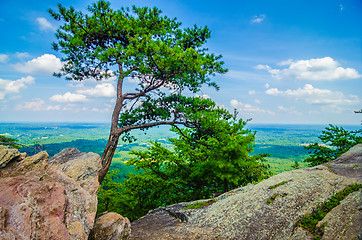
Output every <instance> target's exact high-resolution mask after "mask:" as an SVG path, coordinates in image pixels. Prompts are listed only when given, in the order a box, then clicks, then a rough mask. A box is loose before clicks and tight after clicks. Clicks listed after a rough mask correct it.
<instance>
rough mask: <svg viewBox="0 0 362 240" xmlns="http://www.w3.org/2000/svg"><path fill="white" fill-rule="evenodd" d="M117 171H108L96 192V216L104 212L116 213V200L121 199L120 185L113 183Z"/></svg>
mask: <svg viewBox="0 0 362 240" xmlns="http://www.w3.org/2000/svg"><path fill="white" fill-rule="evenodd" d="M117 173H118V171H114V170H112V171H109V172H108V174H107V175H106V177H105V179H104V181H103V182H102V185H101V187H100V188H99V192H98V208H97V214H100V213H102V212H105V211H109V212H117V211H118V209H117V205H118V204H117V199H119V198H120V197H121V192H120V190H121V189H122V184H121V183H117V182H116V181H114V178H115V176H116V175H117Z"/></svg>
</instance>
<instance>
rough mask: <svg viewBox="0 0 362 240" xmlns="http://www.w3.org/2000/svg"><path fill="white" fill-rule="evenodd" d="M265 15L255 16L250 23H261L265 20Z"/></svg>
mask: <svg viewBox="0 0 362 240" xmlns="http://www.w3.org/2000/svg"><path fill="white" fill-rule="evenodd" d="M265 18H266V15H265V14H260V15H255V16H254V17H253V18H252V19H251V23H261V22H263V21H264V20H265Z"/></svg>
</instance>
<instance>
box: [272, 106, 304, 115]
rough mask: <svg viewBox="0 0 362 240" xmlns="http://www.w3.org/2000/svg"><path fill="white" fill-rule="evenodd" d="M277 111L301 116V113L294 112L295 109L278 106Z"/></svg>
mask: <svg viewBox="0 0 362 240" xmlns="http://www.w3.org/2000/svg"><path fill="white" fill-rule="evenodd" d="M278 109H279V110H280V111H282V112H288V113H291V114H295V115H302V113H301V112H299V111H297V110H295V107H290V108H287V107H284V106H278Z"/></svg>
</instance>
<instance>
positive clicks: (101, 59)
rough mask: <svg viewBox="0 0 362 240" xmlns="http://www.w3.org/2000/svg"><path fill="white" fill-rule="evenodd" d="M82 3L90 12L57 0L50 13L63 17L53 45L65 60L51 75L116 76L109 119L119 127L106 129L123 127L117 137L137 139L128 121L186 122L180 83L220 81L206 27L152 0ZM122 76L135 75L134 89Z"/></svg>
mask: <svg viewBox="0 0 362 240" xmlns="http://www.w3.org/2000/svg"><path fill="white" fill-rule="evenodd" d="M87 10H88V13H89V14H87V13H83V12H80V11H76V10H75V9H74V8H72V7H70V8H69V9H67V8H65V7H63V6H62V5H61V4H58V11H57V12H56V11H53V10H49V12H50V14H51V15H52V17H53V18H54V19H56V20H62V21H64V24H63V25H61V26H60V28H59V29H58V30H57V33H56V36H57V38H58V42H57V43H53V49H54V50H57V51H60V52H62V53H63V54H64V55H65V57H64V58H62V61H63V62H64V63H65V64H64V66H63V68H62V70H61V72H60V73H57V74H55V75H56V76H59V77H60V76H66V78H67V79H72V80H79V81H81V80H84V79H87V78H94V79H96V80H103V79H105V78H109V77H112V76H116V77H117V78H118V83H117V86H118V87H117V102H116V107H115V109H114V110H115V111H116V112H115V113H114V114H113V117H115V118H118V116H119V119H112V121H113V122H116V121H117V120H119V121H118V129H117V130H118V131H116V130H115V128H116V127H112V132H111V134H116V135H117V134H118V136H117V139H118V137H119V135H120V134H123V135H122V140H127V141H129V142H132V141H134V138H133V136H131V135H130V131H131V130H132V129H147V128H150V127H153V126H157V125H161V124H171V123H180V124H184V123H185V122H187V121H186V119H185V118H184V114H183V111H182V110H184V106H188V105H190V104H192V103H193V102H194V99H193V98H186V97H182V94H183V93H184V91H188V92H191V93H196V92H198V91H199V90H200V88H201V87H202V86H205V85H206V86H211V87H215V88H216V89H218V86H217V85H216V83H215V82H212V81H211V79H210V77H211V76H213V75H215V74H216V73H225V72H226V71H227V70H226V69H224V68H223V64H224V62H223V61H221V60H220V59H221V57H222V56H221V55H214V54H212V53H208V49H207V48H205V47H204V46H203V45H204V44H205V43H206V41H207V39H208V38H210V31H209V29H208V28H207V27H198V26H196V25H195V26H193V27H190V28H184V29H182V28H181V23H180V22H177V21H176V19H170V18H168V17H167V16H163V15H162V12H161V10H159V9H157V8H156V7H154V8H148V7H136V6H133V7H132V8H131V9H129V8H120V9H118V10H114V9H112V8H111V7H110V3H109V2H107V1H103V0H100V1H97V2H96V3H94V4H92V5H90V6H89V7H88V9H87ZM126 77H129V78H135V79H136V80H137V82H138V87H137V88H136V89H134V92H128V93H123V92H122V89H123V84H124V82H125V81H124V80H125V79H124V78H126ZM112 149H114V148H112ZM111 155H113V153H112V154H110V155H109V156H111Z"/></svg>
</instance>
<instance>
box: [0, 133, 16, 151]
mask: <svg viewBox="0 0 362 240" xmlns="http://www.w3.org/2000/svg"><path fill="white" fill-rule="evenodd" d="M17 141H18V139H14V138H10V137H6V136H4V135H0V145H5V146H8V147H9V148H18V149H20V148H21V146H20V145H17V144H16V142H17Z"/></svg>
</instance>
